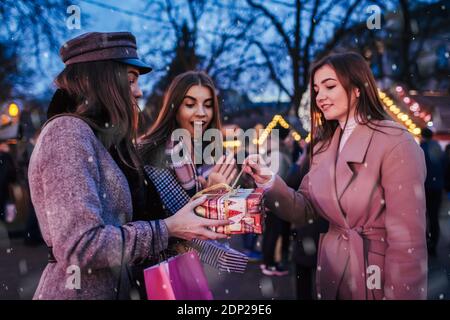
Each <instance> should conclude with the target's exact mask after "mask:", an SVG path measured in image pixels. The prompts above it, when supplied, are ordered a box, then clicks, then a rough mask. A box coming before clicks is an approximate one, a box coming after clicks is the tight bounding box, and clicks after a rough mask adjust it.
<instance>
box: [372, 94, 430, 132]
mask: <svg viewBox="0 0 450 320" xmlns="http://www.w3.org/2000/svg"><path fill="white" fill-rule="evenodd" d="M395 91H396V92H397V93H398V94H399V95H402V96H403V99H402V100H403V102H405V103H407V104H411V106H409V110H411V111H413V112H414V116H416V117H417V116H419V117H420V118H422V119H424V118H425V117H429V120H428V122H429V121H430V120H431V115H429V114H426V113H425V112H423V111H422V112H419V111H420V105H419V104H418V103H417V102H415V101H413V100H412V99H411V98H410V97H407V96H404V91H403V88H402V87H401V86H397V87H396V88H395ZM378 96H379V97H380V99H381V101H382V102H383V104H384V105H385V108H386V110H388V111H389V112H390V113H391V114H393V115H394V117H393V118H394V119H395V118H397V119H398V122H400V123H402V124H403V125H404V126H405V127H407V128H408V131H409V132H411V133H412V134H414V135H416V136H418V135H420V133H421V132H422V130H421V129H420V128H418V126H417V124H415V123H414V121H413V120H412V119H411V118H410V117H409V116H408V114H407V113H404V112H401V109H400V108H399V107H398V106H397V105H396V104H395V102H394V101H393V100H392V99H391V98H390V97H389V96H388V95H387V94H386V93H385V92H383V91H381V90H380V89H378ZM426 122H427V121H426Z"/></svg>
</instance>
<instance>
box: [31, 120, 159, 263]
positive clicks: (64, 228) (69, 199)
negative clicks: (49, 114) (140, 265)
mask: <svg viewBox="0 0 450 320" xmlns="http://www.w3.org/2000/svg"><path fill="white" fill-rule="evenodd" d="M52 122H53V121H52ZM54 122H55V123H54V124H52V123H50V124H49V126H52V127H51V128H48V130H47V131H46V133H45V136H43V137H42V142H41V146H40V153H39V154H40V156H39V160H38V161H39V164H38V170H39V173H38V174H39V175H40V181H41V183H42V188H43V195H42V197H43V199H41V201H45V208H46V212H45V217H46V219H45V220H46V221H45V223H47V224H48V230H49V232H50V237H51V242H52V243H51V245H52V247H53V254H54V255H55V258H56V260H57V261H58V262H62V263H67V264H68V265H72V264H73V265H77V266H79V267H80V268H93V269H101V268H108V267H114V266H119V265H120V264H121V257H122V245H124V249H125V255H124V258H125V262H126V263H131V264H133V263H137V262H139V261H140V260H141V259H145V258H147V257H148V256H149V255H150V254H151V250H152V243H153V242H154V241H155V249H156V250H155V251H157V252H158V251H160V250H162V249H164V248H166V247H167V241H168V232H167V228H166V225H165V224H164V222H162V221H161V223H160V226H161V237H158V240H155V237H154V234H153V230H156V229H155V221H154V222H152V225H150V223H149V222H147V221H138V222H133V223H127V224H125V225H123V226H120V225H112V224H110V223H108V222H107V221H105V220H104V219H105V218H107V216H108V215H107V214H113V215H116V214H118V212H112V213H107V214H105V213H104V212H102V204H101V201H100V199H99V187H98V186H99V183H100V179H101V178H100V176H99V170H98V166H99V164H98V163H99V162H98V161H97V160H98V159H97V158H96V152H95V150H94V146H93V142H94V141H95V140H94V139H96V138H95V136H94V135H93V133H92V131H90V129H89V127H88V126H87V125H86V124H84V122H82V120H79V119H76V120H67V119H64V118H60V119H56V120H54ZM74 122H76V123H75V124H76V125H74ZM30 180H33V179H30ZM31 187H33V186H31ZM118 192H120V187H118ZM33 200H36V199H33ZM121 227H122V228H123V230H124V235H125V241H124V243H123V241H122V235H121V230H120V228H121Z"/></svg>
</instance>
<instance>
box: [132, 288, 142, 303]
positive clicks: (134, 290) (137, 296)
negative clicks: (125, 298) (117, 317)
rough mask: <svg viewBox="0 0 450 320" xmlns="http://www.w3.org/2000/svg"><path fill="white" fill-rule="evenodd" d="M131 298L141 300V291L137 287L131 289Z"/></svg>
mask: <svg viewBox="0 0 450 320" xmlns="http://www.w3.org/2000/svg"><path fill="white" fill-rule="evenodd" d="M130 298H131V300H140V299H141V297H140V296H139V291H137V290H136V289H131V290H130Z"/></svg>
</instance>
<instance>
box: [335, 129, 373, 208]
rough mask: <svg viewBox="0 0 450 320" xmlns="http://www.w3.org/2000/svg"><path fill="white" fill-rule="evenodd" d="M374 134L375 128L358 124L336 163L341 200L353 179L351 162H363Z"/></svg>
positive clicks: (338, 191)
mask: <svg viewBox="0 0 450 320" xmlns="http://www.w3.org/2000/svg"><path fill="white" fill-rule="evenodd" d="M372 136H373V130H372V129H370V128H369V127H368V126H366V125H358V126H356V128H355V129H354V130H353V132H352V133H351V135H350V137H349V138H348V140H347V142H346V143H345V145H344V148H343V149H342V151H341V153H339V154H338V157H337V163H336V192H337V197H338V199H339V200H340V199H341V198H342V195H343V194H344V192H345V190H346V189H347V187H348V186H349V184H350V183H351V181H352V180H353V176H354V172H353V170H352V168H351V167H350V164H351V163H363V161H364V159H365V156H366V152H367V149H368V147H369V144H370V141H371V139H372Z"/></svg>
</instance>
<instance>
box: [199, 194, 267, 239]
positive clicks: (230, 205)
mask: <svg viewBox="0 0 450 320" xmlns="http://www.w3.org/2000/svg"><path fill="white" fill-rule="evenodd" d="M202 195H206V200H205V201H204V202H203V203H202V204H201V205H200V206H198V207H196V208H195V213H196V214H198V215H199V216H202V217H205V218H208V219H225V220H231V221H232V222H233V223H232V224H230V225H228V226H224V227H213V231H215V232H218V233H223V234H244V233H256V234H261V233H262V229H263V228H262V223H263V209H264V205H263V190H262V189H259V188H256V189H234V190H230V189H229V188H217V189H215V190H210V191H206V192H202Z"/></svg>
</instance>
